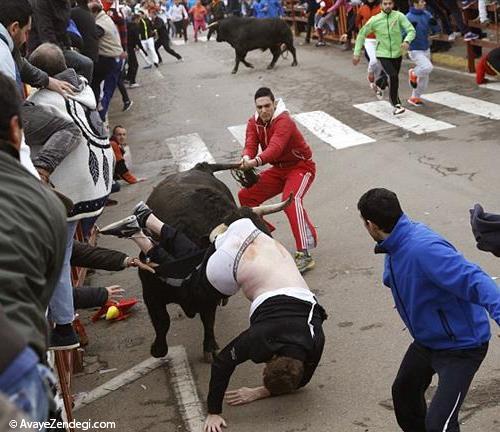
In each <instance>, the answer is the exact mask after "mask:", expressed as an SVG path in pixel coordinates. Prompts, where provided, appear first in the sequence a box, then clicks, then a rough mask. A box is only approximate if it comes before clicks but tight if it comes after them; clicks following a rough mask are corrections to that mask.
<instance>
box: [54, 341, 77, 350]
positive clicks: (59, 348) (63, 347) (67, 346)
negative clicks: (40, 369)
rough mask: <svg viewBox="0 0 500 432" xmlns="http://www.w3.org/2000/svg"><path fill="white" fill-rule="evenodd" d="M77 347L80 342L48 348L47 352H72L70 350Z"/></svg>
mask: <svg viewBox="0 0 500 432" xmlns="http://www.w3.org/2000/svg"><path fill="white" fill-rule="evenodd" d="M79 346H80V342H77V343H74V344H72V345H65V346H53V347H49V350H50V351H67V350H72V349H75V348H78V347H79Z"/></svg>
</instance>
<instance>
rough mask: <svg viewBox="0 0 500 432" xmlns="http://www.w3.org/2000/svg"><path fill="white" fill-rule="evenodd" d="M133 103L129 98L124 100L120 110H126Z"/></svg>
mask: <svg viewBox="0 0 500 432" xmlns="http://www.w3.org/2000/svg"><path fill="white" fill-rule="evenodd" d="M133 104H134V101H131V100H128V101H126V102H124V104H123V110H122V111H123V112H125V111H128V110H129V109H130V108H131V107H132V105H133Z"/></svg>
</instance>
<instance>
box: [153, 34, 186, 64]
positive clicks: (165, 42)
mask: <svg viewBox="0 0 500 432" xmlns="http://www.w3.org/2000/svg"><path fill="white" fill-rule="evenodd" d="M157 42H160V43H161V44H163V49H164V50H165V51H166V52H167V53H169V54H170V55H171V56H173V57H175V58H176V59H177V60H180V59H181V58H182V56H181V55H180V54H179V53H178V52H176V51H174V50H173V49H172V48H171V47H170V39H167V38H165V39H162V40H161V41H160V40H159V41H157Z"/></svg>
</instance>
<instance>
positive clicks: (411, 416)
mask: <svg viewBox="0 0 500 432" xmlns="http://www.w3.org/2000/svg"><path fill="white" fill-rule="evenodd" d="M433 375H434V370H433V369H432V366H431V353H430V351H429V350H427V349H426V348H423V347H420V346H419V345H417V344H416V343H415V342H413V343H412V344H411V345H410V346H409V348H408V350H407V352H406V354H405V356H404V358H403V361H402V362H401V366H400V367H399V371H398V374H397V376H396V379H395V380H394V383H393V384H392V402H393V404H394V412H395V414H396V420H397V422H398V424H399V426H400V428H401V429H402V430H403V431H404V432H426V429H425V416H426V413H427V403H426V401H425V391H426V390H427V388H428V387H429V385H430V383H431V380H432V376H433Z"/></svg>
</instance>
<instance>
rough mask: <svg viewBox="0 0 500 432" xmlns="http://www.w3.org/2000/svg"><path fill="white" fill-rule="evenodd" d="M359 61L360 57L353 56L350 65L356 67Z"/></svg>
mask: <svg viewBox="0 0 500 432" xmlns="http://www.w3.org/2000/svg"><path fill="white" fill-rule="evenodd" d="M359 60H360V57H359V56H357V55H355V56H352V64H353V65H354V66H356V65H357V64H358V63H359Z"/></svg>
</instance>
